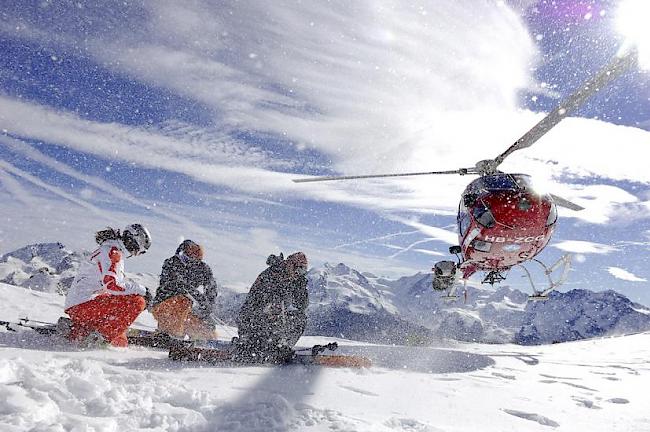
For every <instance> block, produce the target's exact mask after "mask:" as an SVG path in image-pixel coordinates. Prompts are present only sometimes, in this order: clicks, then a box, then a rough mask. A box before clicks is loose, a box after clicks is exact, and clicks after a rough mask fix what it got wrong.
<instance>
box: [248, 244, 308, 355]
mask: <svg viewBox="0 0 650 432" xmlns="http://www.w3.org/2000/svg"><path fill="white" fill-rule="evenodd" d="M266 263H267V265H268V266H269V267H268V268H267V269H266V270H264V271H263V272H262V273H261V274H260V275H259V276H258V277H257V279H256V280H255V283H253V285H252V286H251V289H250V291H249V293H248V296H247V297H246V300H245V301H244V304H243V305H242V308H241V310H240V313H239V316H238V319H237V324H238V334H239V338H238V355H239V356H240V358H242V359H244V360H248V361H260V362H265V361H272V362H282V361H283V360H286V359H288V358H289V357H290V356H291V355H293V350H292V348H293V346H294V345H295V344H296V342H298V339H299V338H300V336H302V333H303V332H304V331H305V325H306V322H307V315H306V311H307V306H308V304H309V297H308V293H307V278H306V277H305V275H306V274H307V257H306V256H305V254H304V253H302V252H296V253H294V254H292V255H290V256H288V257H287V259H286V260H284V259H283V256H282V254H280V256H275V255H271V256H269V258H268V259H267V261H266Z"/></svg>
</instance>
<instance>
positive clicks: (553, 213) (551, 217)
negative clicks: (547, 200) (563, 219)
mask: <svg viewBox="0 0 650 432" xmlns="http://www.w3.org/2000/svg"><path fill="white" fill-rule="evenodd" d="M556 221H557V207H556V206H555V203H551V210H550V211H549V212H548V218H546V226H551V225H553V224H554V223H555V222H556Z"/></svg>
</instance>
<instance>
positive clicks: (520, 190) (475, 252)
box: [457, 173, 557, 278]
mask: <svg viewBox="0 0 650 432" xmlns="http://www.w3.org/2000/svg"><path fill="white" fill-rule="evenodd" d="M556 220H557V210H556V207H555V203H554V202H553V199H552V198H551V196H550V195H547V194H540V193H538V192H537V191H535V190H534V189H533V188H532V186H531V183H530V177H529V176H528V175H525V174H504V173H496V174H490V175H486V176H483V177H479V178H478V179H476V180H474V181H473V182H472V183H470V184H469V185H468V186H467V188H466V189H465V191H464V192H463V196H462V199H461V202H460V205H459V209H458V218H457V221H458V232H459V243H460V247H461V250H462V256H463V262H462V263H461V265H460V268H461V269H462V270H463V278H468V277H470V276H471V275H472V274H473V273H475V272H477V271H502V270H508V269H510V268H511V267H513V266H515V265H517V264H520V263H522V262H524V261H527V260H530V259H532V258H533V257H535V256H536V255H537V254H538V253H540V252H541V251H542V249H544V247H545V246H546V245H547V244H548V242H549V240H550V239H551V236H552V234H553V231H554V228H555V222H556Z"/></svg>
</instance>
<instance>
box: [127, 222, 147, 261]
mask: <svg viewBox="0 0 650 432" xmlns="http://www.w3.org/2000/svg"><path fill="white" fill-rule="evenodd" d="M122 242H123V243H124V247H125V248H126V250H128V251H129V252H130V253H131V255H141V254H143V253H145V252H146V251H147V249H149V247H150V246H151V234H149V230H148V229H146V228H145V227H144V226H142V225H140V224H138V223H136V224H131V225H127V226H126V228H124V229H123V230H122Z"/></svg>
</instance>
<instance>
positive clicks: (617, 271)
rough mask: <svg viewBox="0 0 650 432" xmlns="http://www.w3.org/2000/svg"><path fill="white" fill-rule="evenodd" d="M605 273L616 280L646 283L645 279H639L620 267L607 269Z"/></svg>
mask: <svg viewBox="0 0 650 432" xmlns="http://www.w3.org/2000/svg"><path fill="white" fill-rule="evenodd" d="M607 271H608V272H609V273H610V274H611V275H612V276H614V277H615V278H617V279H621V280H624V281H628V282H647V281H648V280H647V279H644V278H640V277H638V276H635V275H634V274H632V273H630V272H629V271H627V270H625V269H622V268H620V267H607Z"/></svg>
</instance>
